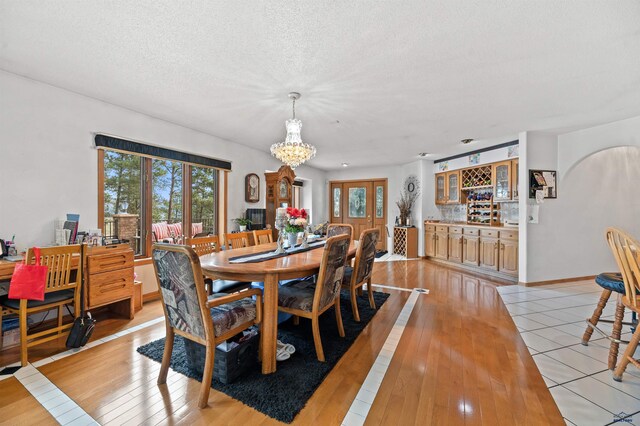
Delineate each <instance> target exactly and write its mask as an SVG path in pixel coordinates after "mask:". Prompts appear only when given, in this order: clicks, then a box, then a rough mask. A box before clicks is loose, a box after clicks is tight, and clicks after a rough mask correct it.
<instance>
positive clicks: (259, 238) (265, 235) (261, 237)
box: [253, 229, 273, 245]
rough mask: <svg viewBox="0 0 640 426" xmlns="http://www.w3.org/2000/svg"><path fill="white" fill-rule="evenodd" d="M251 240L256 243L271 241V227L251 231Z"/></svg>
mask: <svg viewBox="0 0 640 426" xmlns="http://www.w3.org/2000/svg"><path fill="white" fill-rule="evenodd" d="M253 241H254V242H255V244H256V245H260V244H269V243H272V242H273V233H272V232H271V229H263V230H260V231H253Z"/></svg>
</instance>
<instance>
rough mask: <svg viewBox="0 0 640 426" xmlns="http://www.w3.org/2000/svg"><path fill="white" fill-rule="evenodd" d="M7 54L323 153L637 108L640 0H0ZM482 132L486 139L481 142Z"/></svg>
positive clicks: (24, 63)
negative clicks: (292, 136)
mask: <svg viewBox="0 0 640 426" xmlns="http://www.w3.org/2000/svg"><path fill="white" fill-rule="evenodd" d="M0 68H2V69H4V70H6V71H9V72H13V73H16V74H20V75H24V76H27V77H30V78H33V79H36V80H40V81H44V82H46V83H50V84H53V85H56V86H59V87H62V88H65V89H69V90H72V91H75V92H78V93H82V94H85V95H88V96H91V97H94V98H97V99H101V100H104V101H108V102H112V103H114V104H117V105H121V106H124V107H127V108H130V109H133V110H136V111H140V112H144V113H147V114H149V115H152V116H155V117H159V118H162V119H166V120H169V121H172V122H174V123H178V124H181V125H185V126H188V127H191V128H194V129H198V130H201V131H204V132H206V133H209V134H212V135H216V136H219V137H222V138H225V139H228V140H231V141H235V142H239V143H241V144H245V145H249V146H253V147H256V148H259V149H262V150H264V151H268V149H269V146H270V145H271V144H272V143H273V142H277V141H279V140H281V139H282V138H284V134H285V129H284V120H286V119H287V118H288V117H289V116H290V113H291V111H290V107H291V105H290V103H289V101H288V99H287V93H288V92H289V91H292V90H295V91H299V92H301V93H302V99H301V100H300V101H299V102H298V105H297V113H298V114H297V115H298V117H299V118H300V119H301V120H302V121H303V128H302V137H303V140H304V141H306V142H309V143H313V144H315V145H316V146H317V147H318V156H317V157H316V159H314V160H313V161H312V162H311V165H313V166H316V167H319V168H322V169H333V168H338V167H340V163H342V162H348V163H350V164H351V165H353V166H364V165H368V166H372V165H383V164H401V163H405V162H408V161H411V160H413V159H415V157H416V154H417V153H418V152H421V151H427V152H431V153H435V154H438V155H440V156H442V155H448V154H452V153H455V152H459V151H460V150H461V149H465V148H466V149H468V147H469V146H467V147H465V148H462V147H461V146H460V144H459V142H458V141H459V140H460V139H462V138H467V137H470V138H476V139H482V140H488V141H490V140H496V138H500V137H504V136H505V135H516V134H517V133H518V132H519V131H522V130H546V131H565V130H572V129H576V128H581V127H588V126H592V125H597V124H602V123H606V122H611V121H615V120H619V119H623V118H628V117H631V116H635V115H640V2H638V1H636V0H628V1H624V0H621V1H616V2H610V1H583V0H580V1H578V0H564V1H558V0H551V1H545V0H537V1H536V0H530V1H522V0H511V1H507V0H503V1H498V0H493V1H487V0H485V1H471V0H469V1H451V0H446V1H445V0H441V1H377V2H373V1H317V0H316V1H304V2H296V1H293V0H292V1H288V2H284V1H251V2H239V1H233V2H229V1H225V2H222V1H175V0H174V1H158V0H153V1H139V0H137V1H125V0H121V1H101V2H96V1H86V0H80V1H71V0H66V1H50V2H43V1H33V0H11V1H10V0H0ZM470 146H473V145H470Z"/></svg>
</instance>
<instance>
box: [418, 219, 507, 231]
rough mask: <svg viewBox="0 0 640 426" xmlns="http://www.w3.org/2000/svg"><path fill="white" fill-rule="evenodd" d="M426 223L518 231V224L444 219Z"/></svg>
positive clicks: (426, 221)
mask: <svg viewBox="0 0 640 426" xmlns="http://www.w3.org/2000/svg"><path fill="white" fill-rule="evenodd" d="M424 223H428V224H430V225H447V226H464V227H467V228H470V227H473V228H491V229H508V230H511V231H517V230H518V227H517V226H504V225H499V226H491V225H480V224H475V223H467V222H443V221H433V220H425V221H424Z"/></svg>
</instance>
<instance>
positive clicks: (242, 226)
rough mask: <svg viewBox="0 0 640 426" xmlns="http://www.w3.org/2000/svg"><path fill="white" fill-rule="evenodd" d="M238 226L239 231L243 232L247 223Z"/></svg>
mask: <svg viewBox="0 0 640 426" xmlns="http://www.w3.org/2000/svg"><path fill="white" fill-rule="evenodd" d="M238 228H240V232H245V231H246V230H247V225H238Z"/></svg>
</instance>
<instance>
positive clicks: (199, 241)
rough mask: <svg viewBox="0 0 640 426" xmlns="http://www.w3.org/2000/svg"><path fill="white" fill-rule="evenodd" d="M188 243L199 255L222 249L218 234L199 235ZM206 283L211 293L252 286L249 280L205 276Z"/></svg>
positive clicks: (228, 291)
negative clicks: (219, 278)
mask: <svg viewBox="0 0 640 426" xmlns="http://www.w3.org/2000/svg"><path fill="white" fill-rule="evenodd" d="M187 245H188V246H190V247H191V248H192V249H193V251H195V252H196V254H197V255H198V257H200V256H204V255H207V254H211V253H218V252H219V251H220V239H219V238H218V236H217V235H212V236H208V237H198V238H189V239H187ZM204 283H205V285H206V287H207V289H208V290H209V294H216V293H235V292H237V291H241V290H245V289H247V288H249V287H251V283H249V282H241V281H232V280H212V279H210V278H205V279H204Z"/></svg>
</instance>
